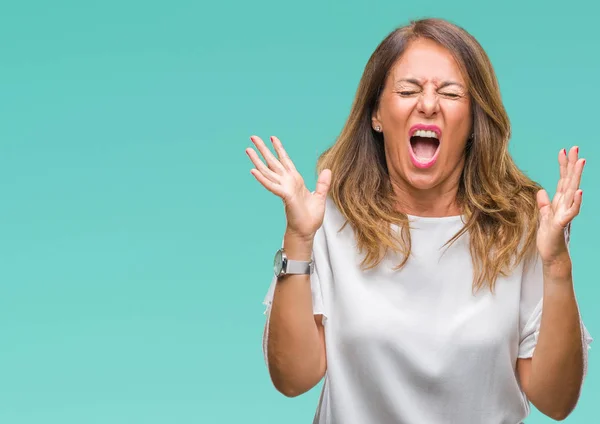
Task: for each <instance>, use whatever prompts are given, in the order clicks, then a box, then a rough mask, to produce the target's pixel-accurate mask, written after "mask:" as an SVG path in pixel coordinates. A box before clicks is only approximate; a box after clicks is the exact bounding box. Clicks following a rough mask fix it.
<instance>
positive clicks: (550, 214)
mask: <svg viewBox="0 0 600 424" xmlns="http://www.w3.org/2000/svg"><path fill="white" fill-rule="evenodd" d="M470 102H471V100H470V97H469V95H468V87H466V85H465V82H464V78H463V77H462V75H461V73H460V70H459V68H458V66H457V64H456V62H455V61H454V59H453V57H452V55H451V54H450V53H449V52H448V51H446V50H445V49H444V48H442V47H441V46H439V45H437V44H435V43H434V42H432V41H429V40H417V41H415V42H413V43H412V44H411V45H410V46H409V47H408V49H407V50H406V52H405V54H404V55H403V56H402V58H401V59H400V60H399V61H398V62H397V63H396V64H395V66H394V67H393V68H392V70H391V72H390V74H389V77H388V80H387V81H386V85H385V87H384V90H383V92H382V95H381V100H380V104H379V107H378V109H377V110H376V111H375V113H374V114H373V116H372V124H373V128H376V127H378V126H379V127H381V130H382V132H383V135H384V143H385V151H386V160H387V165H388V169H389V172H390V178H391V180H392V184H393V187H394V191H395V194H396V195H397V198H398V199H400V200H399V201H398V207H399V208H400V209H401V210H402V211H404V212H405V213H408V214H411V215H419V216H439V217H441V216H450V215H456V214H459V213H460V210H459V208H458V205H457V204H456V194H457V191H458V184H459V179H460V174H461V172H462V169H463V167H464V151H465V145H466V142H467V139H468V137H469V135H470V133H471V126H472V122H471V118H470V117H471V103H470ZM417 123H422V124H434V125H437V126H439V127H440V128H441V130H442V137H441V140H440V141H441V142H440V149H441V150H440V152H439V156H438V160H437V162H436V163H435V164H434V165H433V166H432V167H431V168H427V169H420V168H417V167H416V166H414V164H413V163H412V162H411V160H410V150H409V149H410V143H409V136H408V131H409V129H410V127H411V126H412V125H414V124H417ZM251 140H252V142H253V143H254V145H255V146H256V148H257V149H258V150H259V151H260V153H261V154H262V156H263V157H264V158H265V162H266V164H265V163H264V162H263V161H262V160H261V159H260V158H259V156H258V155H257V153H256V152H255V151H254V150H253V149H251V148H249V149H247V150H246V152H247V154H248V156H249V157H250V160H251V161H252V163H253V164H254V165H255V169H253V170H252V171H251V173H252V175H253V176H254V177H255V178H256V179H257V181H258V182H259V183H260V184H261V185H263V187H265V188H266V189H267V190H269V191H270V192H272V193H273V194H275V195H276V196H278V197H280V198H281V199H282V200H283V202H284V205H285V211H286V218H287V228H286V232H285V237H284V248H285V249H286V251H287V252H288V257H289V258H290V259H296V260H309V259H310V254H311V251H312V244H313V239H314V235H315V233H316V231H317V230H318V228H319V227H320V226H321V224H322V222H323V216H324V211H325V199H326V197H327V193H328V190H329V187H330V183H331V172H330V170H324V171H322V173H321V174H320V175H319V178H318V181H317V187H316V190H315V191H314V192H310V191H309V190H308V189H307V188H306V186H305V184H304V181H303V179H302V177H301V175H300V174H299V173H298V171H297V170H296V168H295V167H294V164H293V163H292V161H291V159H290V158H289V157H288V155H287V153H286V152H285V150H284V148H283V146H282V144H281V142H280V141H279V139H277V138H276V137H272V138H271V141H272V143H273V147H274V148H275V151H276V153H277V157H276V156H275V155H273V154H272V153H271V152H270V150H269V149H268V148H267V147H266V146H265V144H264V142H263V141H262V140H261V139H260V138H259V137H256V136H253V137H251ZM558 159H559V168H560V180H559V183H558V187H557V192H556V194H555V196H554V198H553V199H552V201H551V200H550V199H549V198H548V194H547V193H546V192H545V191H544V190H541V191H540V192H539V193H538V196H537V202H538V207H539V210H540V215H541V223H540V227H539V228H538V234H537V249H538V252H539V254H540V258H541V260H542V263H543V270H544V283H543V284H544V295H543V296H544V298H543V301H544V309H543V312H542V322H541V327H540V334H539V338H538V344H537V347H536V350H535V353H534V355H533V358H528V359H518V360H517V363H516V365H515V366H516V370H517V376H518V378H519V382H520V384H521V387H522V388H523V391H524V392H525V394H526V396H527V397H528V399H529V400H530V401H531V402H532V403H533V404H534V405H535V406H536V407H537V408H538V409H539V410H540V411H541V412H543V413H544V414H546V415H548V416H549V417H552V418H554V419H557V420H562V419H564V418H566V417H567V416H568V415H569V413H570V412H571V411H572V410H573V408H574V407H575V405H576V403H577V400H578V397H579V392H580V388H581V383H582V380H583V351H582V349H583V347H582V343H581V329H580V320H579V311H578V307H577V302H576V300H575V292H574V288H573V279H572V263H571V259H570V257H569V253H568V250H567V246H566V242H565V239H564V228H565V227H566V226H567V225H568V224H569V223H570V222H571V221H572V220H573V219H574V218H575V217H576V216H577V215H578V214H579V210H580V206H581V201H582V191H581V190H580V189H579V184H580V181H581V175H582V171H583V166H584V164H585V160H583V159H579V157H578V148H577V147H573V148H572V149H571V150H570V151H569V153H568V154H567V152H566V151H564V150H563V151H561V152H560V154H559V158H558ZM267 331H268V332H269V339H268V348H267V349H268V355H269V370H270V375H271V378H272V380H273V382H274V384H275V387H276V388H277V389H278V390H279V391H281V392H282V393H283V394H285V395H286V396H297V395H300V394H302V393H304V392H306V391H308V390H310V389H311V388H312V387H314V386H315V385H316V384H317V383H318V382H319V381H320V380H321V378H322V377H323V376H324V374H325V372H326V369H327V361H326V346H325V337H324V331H323V324H322V316H320V315H317V316H313V314H312V305H311V292H310V281H309V277H308V276H306V275H291V276H286V277H284V278H283V279H282V280H281V282H280V284H278V285H277V288H276V290H275V294H274V298H273V305H272V310H271V318H270V322H269V324H268V328H267Z"/></svg>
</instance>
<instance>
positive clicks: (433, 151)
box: [410, 127, 441, 168]
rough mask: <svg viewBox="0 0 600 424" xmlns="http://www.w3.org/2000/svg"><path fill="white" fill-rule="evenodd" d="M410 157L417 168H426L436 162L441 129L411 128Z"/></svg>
mask: <svg viewBox="0 0 600 424" xmlns="http://www.w3.org/2000/svg"><path fill="white" fill-rule="evenodd" d="M411 134H412V135H411V136H410V150H411V159H412V162H413V164H414V165H415V166H417V167H418V168H428V167H430V166H433V165H434V163H435V162H436V159H437V155H438V152H439V148H440V134H441V131H440V130H439V128H437V127H433V128H431V129H429V128H422V127H421V128H417V129H413V130H411Z"/></svg>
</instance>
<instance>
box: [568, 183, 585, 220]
mask: <svg viewBox="0 0 600 424" xmlns="http://www.w3.org/2000/svg"><path fill="white" fill-rule="evenodd" d="M582 202H583V190H577V192H576V193H575V197H574V198H573V218H575V217H576V216H577V215H579V211H580V210H581V203H582ZM573 218H571V219H573Z"/></svg>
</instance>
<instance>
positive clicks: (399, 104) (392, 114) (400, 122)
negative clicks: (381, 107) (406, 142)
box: [385, 96, 415, 132]
mask: <svg viewBox="0 0 600 424" xmlns="http://www.w3.org/2000/svg"><path fill="white" fill-rule="evenodd" d="M414 104H415V102H414V100H412V99H405V98H401V97H399V96H395V97H390V98H389V99H388V101H387V102H386V104H385V112H386V113H385V118H386V119H385V120H386V121H388V122H389V123H390V124H392V127H391V128H389V127H388V129H389V130H391V131H392V132H397V131H398V130H400V129H401V127H403V126H404V125H405V123H406V121H407V120H408V117H409V116H410V114H411V112H412V110H413V109H414V106H415V105H414Z"/></svg>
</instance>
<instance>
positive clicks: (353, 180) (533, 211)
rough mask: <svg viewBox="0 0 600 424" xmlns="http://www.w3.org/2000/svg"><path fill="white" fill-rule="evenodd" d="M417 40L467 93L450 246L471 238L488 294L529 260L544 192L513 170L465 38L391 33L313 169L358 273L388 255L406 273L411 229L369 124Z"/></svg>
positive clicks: (452, 31) (435, 24)
mask: <svg viewBox="0 0 600 424" xmlns="http://www.w3.org/2000/svg"><path fill="white" fill-rule="evenodd" d="M419 38H426V39H430V40H433V41H435V42H436V43H438V44H439V45H441V46H443V47H445V48H446V49H447V50H449V51H450V52H451V54H452V55H453V56H454V58H455V60H456V62H457V64H458V66H459V68H460V70H461V71H462V73H463V75H464V77H465V80H466V83H467V87H468V88H469V95H470V97H471V104H472V117H473V137H472V138H471V139H470V140H469V141H468V142H467V145H466V148H465V152H464V155H465V165H464V169H463V172H462V175H461V177H460V182H459V188H458V194H457V202H458V205H459V207H460V208H461V213H462V215H463V216H464V218H465V225H464V227H463V228H462V229H461V231H459V232H458V233H457V234H456V235H455V236H454V237H453V238H451V239H450V240H449V241H448V243H446V246H450V245H451V244H452V243H454V242H455V241H456V240H457V239H458V238H459V237H461V236H462V235H463V234H465V233H468V236H469V240H470V243H469V245H470V252H471V257H472V260H473V270H474V281H473V289H474V290H478V289H480V288H481V287H488V288H489V289H490V290H492V291H494V287H495V282H496V280H497V278H498V276H500V275H503V276H506V275H508V274H509V273H510V272H511V270H512V269H513V267H514V266H515V265H517V264H518V263H519V262H520V261H522V260H523V259H525V258H527V257H529V254H530V253H532V252H533V248H534V247H535V238H536V231H537V226H538V220H539V214H538V208H537V202H536V193H537V191H538V190H539V189H540V188H541V187H540V186H539V185H538V184H537V183H535V182H534V181H532V180H531V179H529V178H528V177H527V176H526V175H525V174H524V173H523V172H522V171H520V170H519V169H518V168H517V166H516V165H515V163H514V161H513V160H512V158H511V156H510V154H509V152H508V142H509V139H510V135H511V134H510V133H511V131H510V121H509V119H508V116H507V113H506V110H505V108H504V105H503V103H502V100H501V95H500V89H499V86H498V82H497V79H496V75H495V73H494V69H493V67H492V64H491V62H490V60H489V58H488V56H487V54H486V53H485V51H484V50H483V48H482V47H481V45H480V44H479V43H478V42H477V40H476V39H475V38H474V37H473V36H471V35H470V34H469V33H468V32H467V31H465V30H464V29H462V28H461V27H459V26H457V25H455V24H452V23H450V22H448V21H445V20H442V19H433V18H430V19H422V20H417V21H411V22H410V24H409V25H407V26H403V27H400V28H397V29H396V30H395V31H393V32H391V33H390V34H389V35H388V36H387V37H386V38H385V39H384V40H383V41H382V42H381V43H380V44H379V46H378V47H377V48H376V50H375V51H374V52H373V54H372V55H371V57H370V59H369V61H368V62H367V64H366V66H365V69H364V72H363V75H362V77H361V80H360V83H359V86H358V89H357V92H356V96H355V98H354V101H353V104H352V108H351V111H350V114H349V117H348V119H347V121H346V123H345V125H344V127H343V129H342V131H341V133H340V135H339V136H338V138H337V140H336V142H335V143H334V144H333V145H332V146H331V147H330V148H328V149H327V150H326V151H325V152H324V153H323V154H322V155H321V156H320V157H319V160H318V162H317V170H318V172H320V171H322V170H323V169H326V168H328V169H330V170H331V171H332V184H331V188H330V197H331V199H332V200H333V202H334V203H335V205H336V206H337V207H338V209H339V210H340V212H341V214H342V215H343V216H344V218H345V220H346V223H345V224H344V226H345V225H346V224H350V225H351V227H352V228H353V230H354V233H355V236H356V240H357V247H358V249H359V251H360V252H361V253H364V254H365V256H364V259H363V261H362V263H361V266H362V267H363V269H369V268H373V267H375V266H377V265H378V264H379V263H380V262H381V260H382V259H383V258H384V256H385V255H386V253H387V252H388V251H389V250H391V251H394V252H396V253H400V254H401V255H402V256H403V260H402V261H401V263H400V264H399V265H398V266H397V267H396V269H400V268H402V267H403V266H404V265H405V264H406V262H407V260H408V258H409V256H410V252H411V239H410V231H409V230H410V229H409V221H408V217H407V215H406V214H405V213H402V212H400V211H398V210H397V209H398V208H397V202H396V199H395V195H394V191H393V189H392V184H391V181H390V177H389V174H388V169H387V165H386V161H385V152H384V146H383V138H382V135H381V134H380V133H377V132H375V131H374V130H373V128H372V126H371V117H372V114H373V112H374V111H375V110H376V108H377V105H378V101H379V96H380V93H381V91H382V89H383V87H384V85H385V83H386V79H387V76H388V73H389V71H390V69H391V68H392V66H393V65H394V64H395V63H396V61H397V60H398V59H399V58H400V56H401V55H402V54H403V52H404V51H405V49H406V48H407V46H408V45H409V43H410V42H411V41H414V40H415V39H419ZM391 224H396V225H397V226H398V228H399V230H400V231H394V230H393V229H392V225H391ZM342 228H343V227H342Z"/></svg>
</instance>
